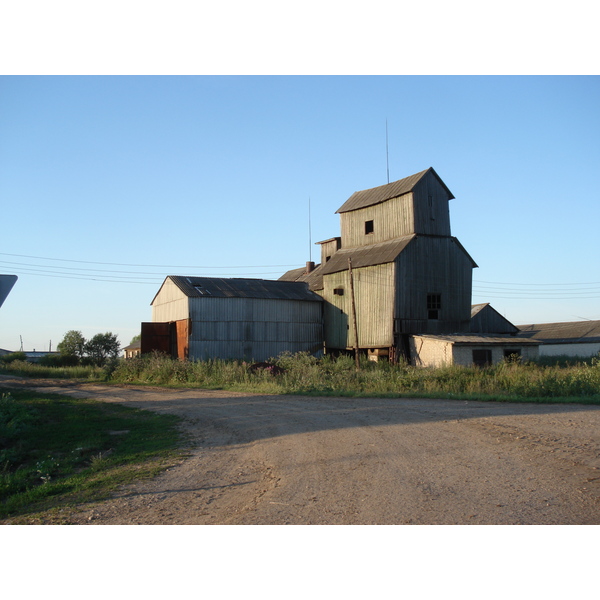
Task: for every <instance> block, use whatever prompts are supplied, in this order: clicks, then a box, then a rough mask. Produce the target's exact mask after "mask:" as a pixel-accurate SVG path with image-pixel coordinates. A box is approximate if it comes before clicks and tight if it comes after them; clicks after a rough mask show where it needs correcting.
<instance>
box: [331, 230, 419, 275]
mask: <svg viewBox="0 0 600 600" xmlns="http://www.w3.org/2000/svg"><path fill="white" fill-rule="evenodd" d="M416 237H417V236H416V235H415V234H412V235H407V236H404V237H401V238H397V239H395V240H391V241H389V242H379V243H378V244H371V245H370V246H359V247H358V248H346V249H344V248H340V249H339V250H338V251H337V252H336V253H335V254H334V255H333V256H332V257H331V259H330V260H328V261H327V262H326V263H325V264H323V265H321V266H320V267H319V271H320V274H321V275H327V274H329V273H338V272H340V271H346V270H347V269H348V259H349V258H351V259H352V268H353V269H356V268H358V267H371V266H373V265H383V264H386V263H390V262H393V261H394V260H395V259H396V257H397V256H398V255H399V254H400V253H401V252H402V251H403V250H404V248H406V246H408V244H410V242H412V240H414V239H415V238H416Z"/></svg>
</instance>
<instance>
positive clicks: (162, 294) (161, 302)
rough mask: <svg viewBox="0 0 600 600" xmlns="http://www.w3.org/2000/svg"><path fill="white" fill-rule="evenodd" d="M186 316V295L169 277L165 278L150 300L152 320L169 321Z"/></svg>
mask: <svg viewBox="0 0 600 600" xmlns="http://www.w3.org/2000/svg"><path fill="white" fill-rule="evenodd" d="M187 318H188V298H187V296H186V295H185V294H184V293H183V292H182V291H181V290H180V289H179V288H178V287H177V286H176V285H175V284H174V283H173V282H172V281H171V280H170V279H169V278H167V279H165V281H164V283H163V285H162V287H161V288H160V290H159V291H158V294H156V296H155V298H154V300H153V302H152V321H154V322H169V321H179V320H181V319H187Z"/></svg>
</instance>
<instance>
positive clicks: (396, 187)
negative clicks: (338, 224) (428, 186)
mask: <svg viewBox="0 0 600 600" xmlns="http://www.w3.org/2000/svg"><path fill="white" fill-rule="evenodd" d="M429 171H431V172H432V173H433V174H434V175H435V177H436V178H437V180H438V181H439V182H440V184H441V185H442V186H443V187H444V189H445V190H446V191H447V192H448V195H449V196H450V199H452V198H454V196H453V195H452V192H451V191H450V190H449V189H448V187H447V186H446V184H445V183H444V182H443V181H442V180H441V179H440V177H439V175H438V174H437V173H436V172H435V171H434V169H433V167H429V169H425V170H424V171H421V172H420V173H415V174H414V175H410V176H409V177H405V178H404V179H399V180H398V181H393V182H392V183H388V184H386V185H380V186H378V187H374V188H370V189H368V190H362V191H360V192H354V194H352V196H350V198H348V200H346V202H345V203H344V204H342V206H341V207H340V208H338V210H337V211H336V213H344V212H349V211H351V210H358V209H359V208H365V207H366V206H372V205H373V204H380V203H381V202H385V201H386V200H389V199H390V198H397V197H398V196H402V195H403V194H408V192H412V190H413V189H414V187H415V186H416V185H417V183H418V182H419V181H420V180H421V179H422V178H423V177H424V176H425V174H427V173H428V172H429Z"/></svg>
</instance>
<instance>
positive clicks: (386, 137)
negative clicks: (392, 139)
mask: <svg viewBox="0 0 600 600" xmlns="http://www.w3.org/2000/svg"><path fill="white" fill-rule="evenodd" d="M385 164H386V167H387V182H388V183H389V182H390V159H389V154H388V128H387V119H386V120H385Z"/></svg>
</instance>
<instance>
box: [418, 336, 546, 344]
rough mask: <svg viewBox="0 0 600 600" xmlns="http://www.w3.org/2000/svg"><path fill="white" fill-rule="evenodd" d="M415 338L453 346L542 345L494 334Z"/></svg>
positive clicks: (537, 342)
mask: <svg viewBox="0 0 600 600" xmlns="http://www.w3.org/2000/svg"><path fill="white" fill-rule="evenodd" d="M413 337H421V338H427V339H431V340H440V341H442V342H450V343H452V344H455V345H459V346H460V345H472V344H478V345H482V344H496V345H498V344H500V345H505V346H523V345H525V346H538V345H539V344H540V341H539V340H526V339H523V338H521V337H518V336H514V335H506V336H502V335H498V334H497V333H496V334H492V335H485V334H482V333H480V334H478V335H469V334H459V333H456V334H448V335H434V334H422V335H418V334H415V335H413Z"/></svg>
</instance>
